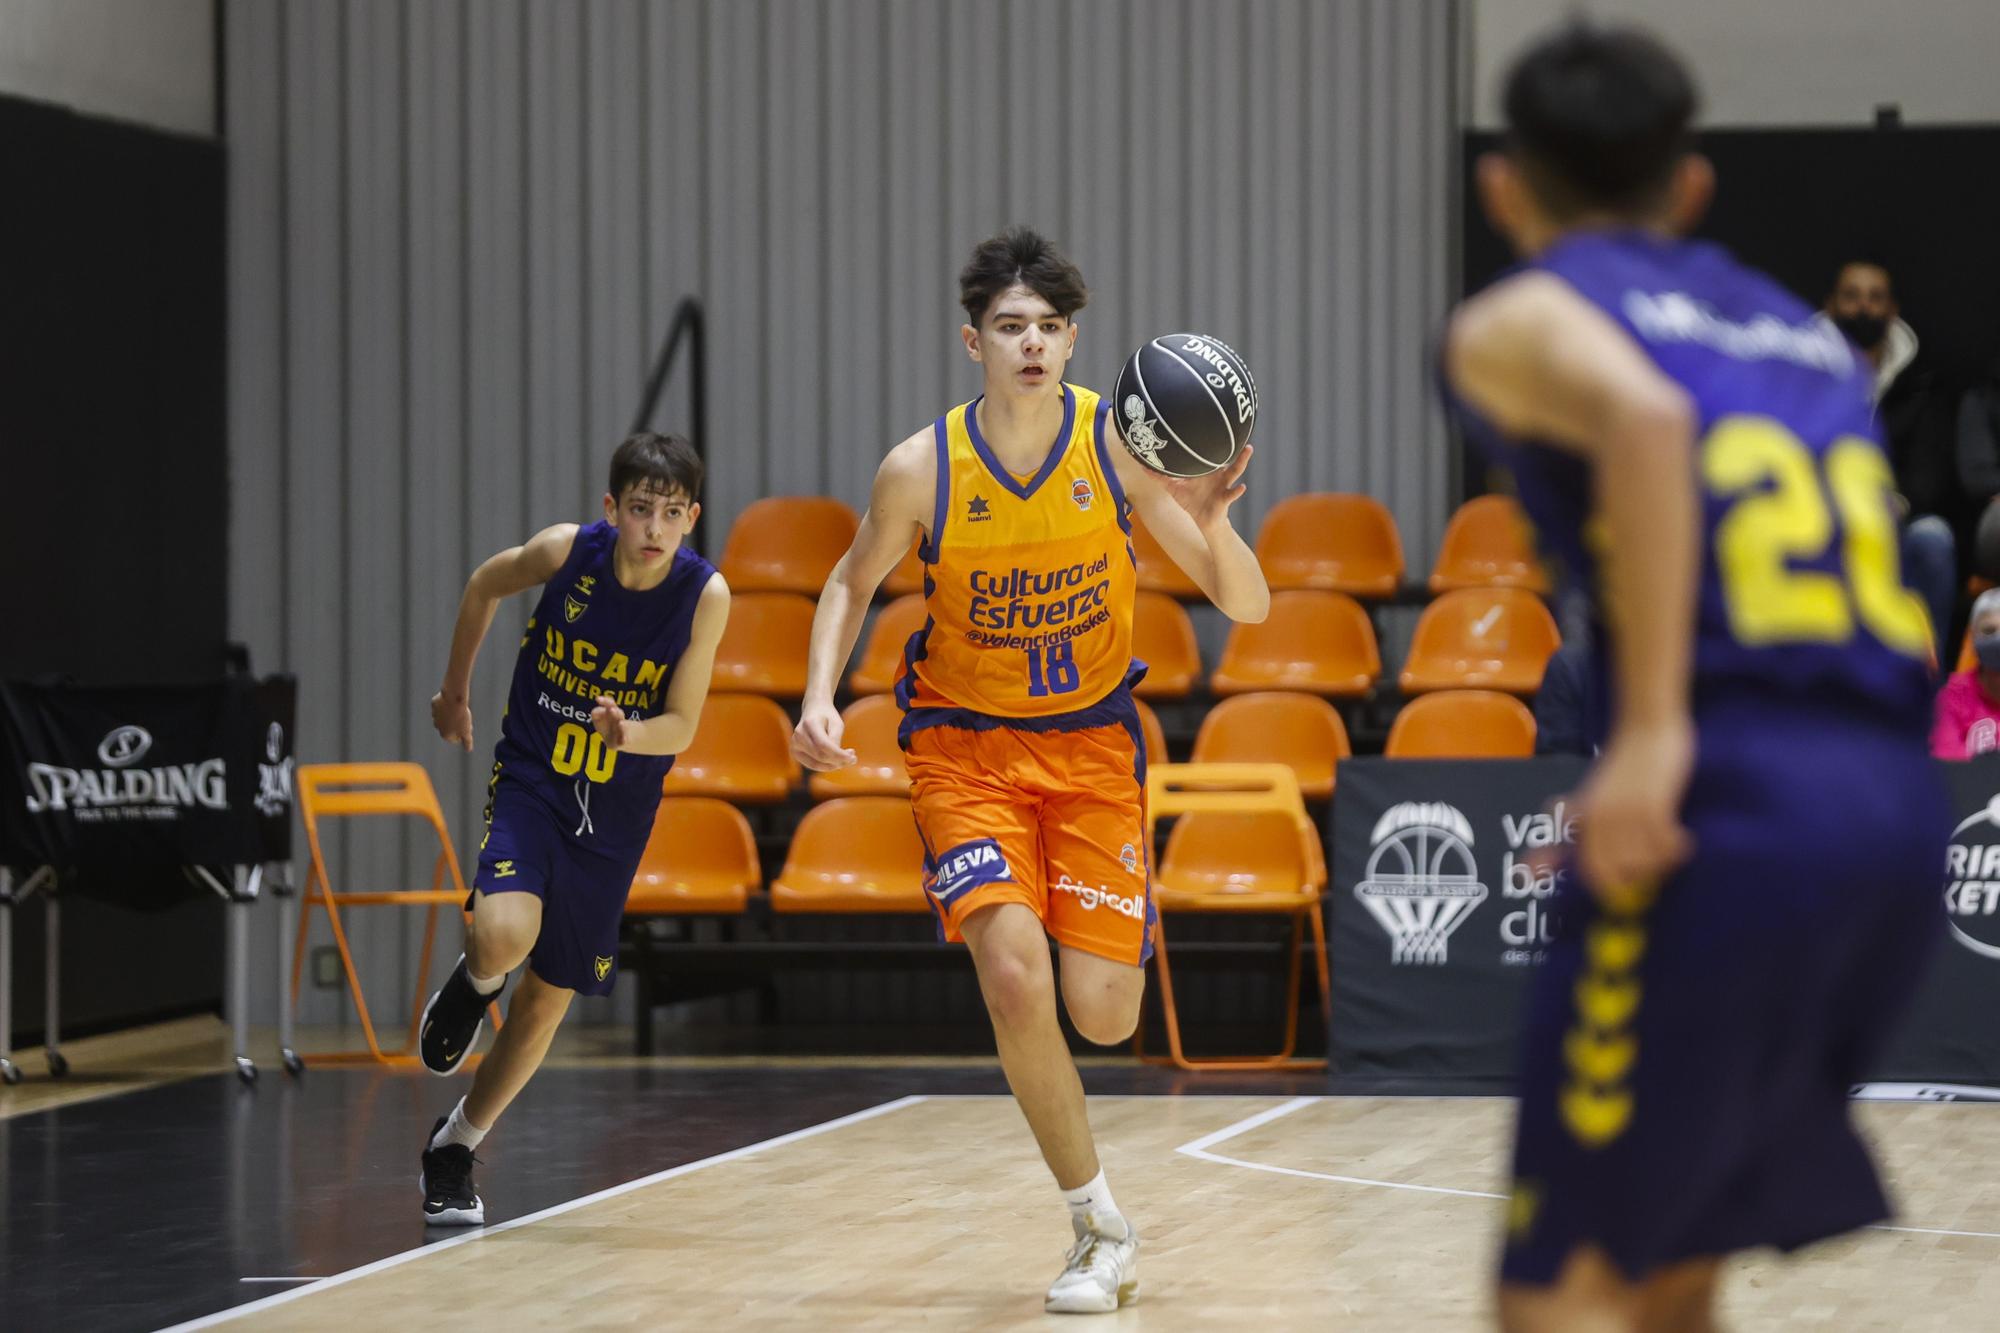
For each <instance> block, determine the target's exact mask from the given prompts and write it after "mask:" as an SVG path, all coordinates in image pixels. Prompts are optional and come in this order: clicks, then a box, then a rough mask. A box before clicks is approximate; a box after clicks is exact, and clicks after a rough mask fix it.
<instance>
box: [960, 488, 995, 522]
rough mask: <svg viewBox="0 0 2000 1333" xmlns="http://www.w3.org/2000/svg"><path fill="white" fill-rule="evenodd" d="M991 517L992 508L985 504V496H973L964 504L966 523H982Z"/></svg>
mask: <svg viewBox="0 0 2000 1333" xmlns="http://www.w3.org/2000/svg"><path fill="white" fill-rule="evenodd" d="M992 517H993V507H992V506H991V505H989V504H987V503H986V497H985V496H983V495H975V496H973V497H972V498H971V499H970V500H967V501H966V502H965V521H966V522H967V523H984V522H985V521H986V520H987V519H989V518H992Z"/></svg>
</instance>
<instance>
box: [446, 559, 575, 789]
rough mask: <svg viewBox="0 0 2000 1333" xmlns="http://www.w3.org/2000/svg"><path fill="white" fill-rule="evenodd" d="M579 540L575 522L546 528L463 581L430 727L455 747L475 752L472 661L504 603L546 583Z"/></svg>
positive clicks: (476, 570)
mask: <svg viewBox="0 0 2000 1333" xmlns="http://www.w3.org/2000/svg"><path fill="white" fill-rule="evenodd" d="M575 541H576V524H574V523H558V524H556V525H555V526H554V527H548V528H543V529H542V530H541V531H540V532H538V533H536V534H535V535H534V536H532V537H530V538H528V540H527V541H526V542H524V543H523V544H521V545H519V546H510V547H508V548H507V549H506V550H504V551H501V552H500V553H499V554H497V555H494V556H492V557H490V558H489V559H488V560H487V561H486V562H485V563H484V564H482V565H481V566H480V567H479V568H477V569H475V570H473V571H472V577H471V578H469V579H467V580H466V581H465V595H464V596H463V597H461V598H460V599H459V603H458V623H457V625H456V626H454V627H453V629H452V632H451V656H450V657H449V658H448V659H447V660H446V661H445V667H444V683H443V684H442V685H440V686H439V687H438V692H437V693H436V694H434V695H432V696H431V725H432V726H434V727H436V728H437V733H438V735H440V736H442V737H444V738H445V739H446V740H448V741H450V742H451V743H452V744H454V745H459V746H463V747H464V748H465V749H467V750H470V749H471V748H472V706H471V703H470V702H469V701H470V699H471V697H472V662H473V659H474V658H476V657H478V656H479V645H480V643H481V642H483V641H484V640H485V638H486V631H487V630H488V629H489V628H491V627H492V624H493V613H494V612H495V611H497V610H498V609H499V607H500V603H501V602H502V601H504V600H506V599H507V598H509V597H512V596H513V595H514V594H515V593H517V592H526V591H527V590H528V589H530V588H534V587H538V586H540V585H541V584H544V583H547V582H548V581H549V580H550V579H552V578H554V577H555V576H556V571H557V570H559V569H561V568H562V567H563V561H565V560H567V559H569V549H570V546H571V545H572V544H573V543H574V542H575Z"/></svg>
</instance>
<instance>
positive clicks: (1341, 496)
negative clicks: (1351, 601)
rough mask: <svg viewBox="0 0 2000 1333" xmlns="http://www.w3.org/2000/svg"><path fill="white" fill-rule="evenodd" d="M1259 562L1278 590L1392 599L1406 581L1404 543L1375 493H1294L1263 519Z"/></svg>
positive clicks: (1258, 536) (1259, 536) (1275, 506)
mask: <svg viewBox="0 0 2000 1333" xmlns="http://www.w3.org/2000/svg"><path fill="white" fill-rule="evenodd" d="M1257 563H1258V564H1260V565H1262V566H1263V567H1264V577H1265V579H1266V580H1268V581H1269V582H1270V585H1271V587H1272V588H1274V589H1276V588H1317V589H1320V590H1322V591H1325V592H1344V593H1347V594H1348V595H1349V596H1352V597H1389V596H1393V595H1394V594H1395V591H1396V588H1397V586H1398V585H1399V584H1401V583H1402V581H1403V539H1402V537H1401V536H1400V535H1398V533H1397V531H1396V520H1395V519H1394V518H1393V517H1391V515H1390V513H1389V511H1388V509H1386V508H1385V507H1384V506H1383V504H1382V502H1381V501H1380V500H1377V499H1376V498H1375V497H1373V496H1371V495H1351V494H1347V493H1344V492H1321V493H1319V494H1314V495H1293V496H1288V497H1286V498H1285V499H1283V500H1280V501H1279V502H1278V503H1277V504H1275V505H1273V506H1272V507H1271V512H1270V513H1268V514H1266V515H1264V522H1263V524H1262V526H1260V527H1259V528H1258V529H1257Z"/></svg>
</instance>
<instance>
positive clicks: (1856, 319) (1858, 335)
mask: <svg viewBox="0 0 2000 1333" xmlns="http://www.w3.org/2000/svg"><path fill="white" fill-rule="evenodd" d="M1833 327H1835V328H1836V329H1839V330H1840V331H1841V332H1842V333H1843V334H1845V335H1846V336H1847V341H1849V342H1851V343H1853V344H1854V345H1855V346H1856V347H1859V348H1860V349H1861V350H1862V351H1864V352H1872V351H1874V350H1875V349H1876V348H1877V347H1880V346H1881V345H1882V340H1883V339H1884V338H1886V337H1888V336H1889V321H1888V318H1887V317H1886V316H1883V315H1838V316H1836V317H1835V318H1834V321H1833Z"/></svg>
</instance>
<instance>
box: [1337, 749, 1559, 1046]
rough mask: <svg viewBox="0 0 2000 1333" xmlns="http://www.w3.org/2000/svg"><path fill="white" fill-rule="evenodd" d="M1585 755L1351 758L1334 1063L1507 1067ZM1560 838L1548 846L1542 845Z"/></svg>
mask: <svg viewBox="0 0 2000 1333" xmlns="http://www.w3.org/2000/svg"><path fill="white" fill-rule="evenodd" d="M1583 769H1584V763H1583V761H1582V760H1581V759H1571V758H1542V759H1488V760H1416V759H1348V760H1343V761H1342V762H1341V765H1340V778H1339V783H1338V790H1339V793H1340V795H1339V797H1338V799H1336V800H1335V801H1334V803H1333V805H1334V812H1333V814H1334V819H1333V829H1334V832H1333V857H1332V861H1333V864H1332V872H1333V879H1332V883H1331V885H1330V888H1329V892H1328V896H1329V898H1330V899H1331V900H1332V907H1331V911H1332V935H1331V939H1330V941H1329V942H1330V945H1331V948H1332V952H1333V960H1332V961H1333V986H1334V994H1333V1011H1334V1025H1333V1027H1334V1045H1333V1054H1334V1062H1335V1067H1336V1068H1338V1069H1340V1070H1342V1071H1343V1072H1349V1073H1393V1074H1414V1075H1439V1076H1449V1077H1457V1078H1485V1077H1495V1078H1504V1077H1508V1076H1510V1075H1512V1073H1513V1072H1514V1052H1515V1048H1516V1045H1517V1040H1518V1038H1517V1033H1516V1026H1517V1023H1518V1020H1519V1012H1520V1003H1521V994H1522V985H1523V983H1524V982H1525V980H1526V977H1527V973H1528V970H1529V969H1530V968H1531V967H1532V966H1533V965H1534V964H1535V963H1537V962H1539V961H1540V959H1541V956H1542V951H1543V949H1544V948H1545V947H1546V945H1547V944H1548V941H1549V939H1550V938H1551V936H1550V930H1551V927H1552V922H1551V920H1550V918H1549V914H1548V902H1549V899H1550V896H1551V895H1552V894H1553V893H1554V892H1555V887H1556V872H1555V871H1554V870H1553V869H1552V868H1550V866H1549V865H1547V864H1545V861H1549V860H1553V854H1554V853H1555V852H1557V851H1559V849H1560V848H1561V847H1562V846H1563V845H1565V844H1568V843H1570V842H1573V841H1574V840H1575V837H1576V820H1575V819H1574V818H1573V817H1572V816H1571V815H1570V813H1569V811H1568V809H1567V807H1566V806H1565V804H1564V802H1563V799H1562V795H1563V793H1565V792H1567V791H1569V790H1570V789H1571V788H1572V787H1573V786H1575V785H1576V783H1577V781H1578V779H1579V778H1580V777H1581V776H1582V773H1583ZM1541 852H1547V853H1550V854H1551V855H1550V856H1548V857H1546V858H1545V857H1542V856H1538V855H1537V853H1541Z"/></svg>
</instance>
